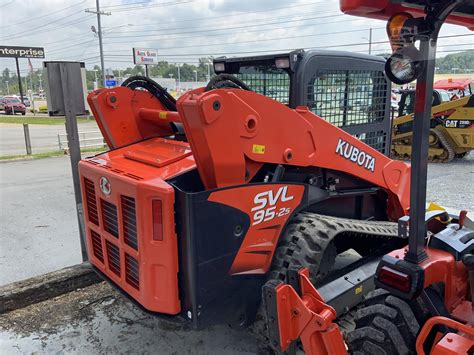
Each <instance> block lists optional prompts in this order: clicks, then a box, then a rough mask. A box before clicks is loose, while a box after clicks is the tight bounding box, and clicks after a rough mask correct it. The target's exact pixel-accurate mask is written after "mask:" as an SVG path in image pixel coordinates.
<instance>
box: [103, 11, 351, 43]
mask: <svg viewBox="0 0 474 355" xmlns="http://www.w3.org/2000/svg"><path fill="white" fill-rule="evenodd" d="M342 16H344V15H343V14H341V15H326V16H316V17H308V18H305V19H295V20H286V21H276V22H268V23H262V24H255V25H245V26H234V27H226V28H215V29H207V30H195V31H192V32H193V33H202V32H214V31H222V30H236V29H243V28H249V27H260V26H267V25H280V24H282V23H291V22H297V21H308V20H317V19H322V18H333V17H342ZM249 22H252V23H253V22H254V21H249ZM182 28H183V27H181V28H175V29H182ZM168 30H170V31H172V30H174V29H166V31H168ZM121 33H127V32H126V31H124V32H121ZM166 34H172V33H166ZM175 34H178V33H175ZM134 37H156V34H149V35H146V34H145V35H144V34H142V35H138V36H117V37H113V36H112V37H109V38H134Z"/></svg>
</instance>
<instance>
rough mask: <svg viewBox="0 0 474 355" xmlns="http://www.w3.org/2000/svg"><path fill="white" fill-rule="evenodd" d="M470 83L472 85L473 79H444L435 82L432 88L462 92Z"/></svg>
mask: <svg viewBox="0 0 474 355" xmlns="http://www.w3.org/2000/svg"><path fill="white" fill-rule="evenodd" d="M471 83H474V79H473V78H458V79H444V80H438V81H437V82H435V83H434V85H433V87H434V88H435V89H443V90H462V89H464V88H465V87H466V86H468V85H469V84H471Z"/></svg>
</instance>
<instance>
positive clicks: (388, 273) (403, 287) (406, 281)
mask: <svg viewBox="0 0 474 355" xmlns="http://www.w3.org/2000/svg"><path fill="white" fill-rule="evenodd" d="M378 278H379V281H380V282H382V283H384V284H386V285H388V286H390V287H393V288H396V289H398V290H400V291H402V292H409V291H410V287H411V277H410V275H407V274H404V273H402V272H400V271H398V270H394V269H392V268H390V267H388V266H382V268H381V269H380V271H379V273H378Z"/></svg>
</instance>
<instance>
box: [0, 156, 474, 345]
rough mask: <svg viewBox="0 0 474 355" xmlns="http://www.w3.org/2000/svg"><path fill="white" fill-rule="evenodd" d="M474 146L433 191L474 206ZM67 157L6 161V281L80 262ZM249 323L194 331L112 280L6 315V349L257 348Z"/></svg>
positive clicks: (0, 248) (436, 179)
mask: <svg viewBox="0 0 474 355" xmlns="http://www.w3.org/2000/svg"><path fill="white" fill-rule="evenodd" d="M473 181H474V154H471V156H469V157H467V159H465V160H462V161H455V162H453V163H450V164H431V165H430V166H429V178H428V198H429V199H430V200H434V201H438V202H442V203H443V204H444V205H445V206H450V207H454V208H457V209H459V208H468V209H470V210H474V196H473V191H472V182H473ZM72 191H73V188H72V182H71V175H70V168H69V160H68V158H67V157H60V158H51V159H44V160H35V161H23V162H9V163H2V164H0V202H1V206H2V208H1V214H0V270H2V272H1V273H0V285H1V284H5V283H8V282H11V281H14V280H19V279H23V278H27V277H31V276H34V275H38V274H42V273H45V272H48V271H52V270H55V269H58V268H61V267H64V266H68V265H72V264H75V263H78V262H80V253H79V241H78V234H77V233H78V228H77V221H76V215H75V211H74V196H73V192H72ZM256 350H257V344H256V340H255V338H254V337H253V335H252V334H251V333H250V332H249V331H248V330H235V329H230V328H229V327H227V326H216V327H212V328H208V329H204V330H202V331H199V332H197V331H194V330H192V329H190V328H189V327H188V326H186V325H176V324H173V323H169V322H167V321H163V320H159V319H158V318H156V317H153V316H151V315H149V314H147V313H144V312H143V311H141V310H140V309H138V308H137V307H136V306H134V305H133V304H131V303H130V302H128V301H127V300H125V299H124V298H123V297H122V296H120V295H119V294H118V293H117V292H116V291H114V290H113V289H112V288H111V287H110V286H108V285H107V284H105V283H101V284H98V285H94V286H91V287H87V288H85V289H82V290H77V291H75V292H71V293H69V294H66V295H62V296H59V297H56V298H54V299H51V300H48V301H45V302H42V303H39V304H36V305H32V306H29V307H26V308H23V309H20V310H17V311H14V312H10V313H7V314H4V315H0V353H1V354H30V353H35V354H49V353H55V354H118V353H120V354H136V353H139V354H156V353H158V354H217V353H218V354H252V353H255V352H256Z"/></svg>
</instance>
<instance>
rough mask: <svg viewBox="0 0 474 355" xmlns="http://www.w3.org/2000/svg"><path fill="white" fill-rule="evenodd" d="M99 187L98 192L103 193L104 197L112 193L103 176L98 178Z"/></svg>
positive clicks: (108, 183) (107, 181)
mask: <svg viewBox="0 0 474 355" xmlns="http://www.w3.org/2000/svg"><path fill="white" fill-rule="evenodd" d="M99 186H100V190H101V191H102V192H103V193H104V195H110V193H111V192H112V186H110V182H109V180H108V179H107V178H106V177H105V176H102V177H101V178H100V180H99Z"/></svg>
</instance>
